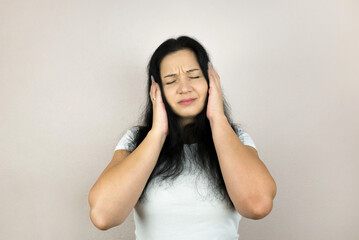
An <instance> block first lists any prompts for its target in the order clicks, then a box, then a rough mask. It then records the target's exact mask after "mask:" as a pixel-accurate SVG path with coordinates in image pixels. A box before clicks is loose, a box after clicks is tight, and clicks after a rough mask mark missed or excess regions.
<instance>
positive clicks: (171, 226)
mask: <svg viewBox="0 0 359 240" xmlns="http://www.w3.org/2000/svg"><path fill="white" fill-rule="evenodd" d="M134 130H135V128H131V129H129V130H127V132H126V133H125V134H124V135H123V136H122V138H121V139H120V141H119V142H118V144H117V146H116V147H115V151H116V150H118V149H127V150H129V151H131V152H132V151H133V150H134V148H135V147H134V145H133V143H132V140H133V137H134V134H133V133H134V132H133V131H134ZM236 134H237V136H238V137H239V139H240V140H241V141H242V143H243V144H244V145H249V146H252V147H254V148H255V149H257V147H256V146H255V145H254V142H253V140H252V138H251V137H250V136H249V134H247V133H245V132H244V131H243V130H242V129H241V128H240V127H238V126H237V127H236ZM190 148H191V149H194V150H195V149H196V148H197V144H196V143H195V144H185V146H184V151H185V159H186V164H185V166H186V167H185V170H184V171H183V173H182V174H181V175H180V176H178V177H177V178H176V179H175V180H174V182H173V184H172V183H168V182H159V181H158V180H157V179H158V178H156V179H154V180H152V181H151V182H150V184H149V185H148V186H147V192H146V197H145V199H144V202H143V203H140V202H137V204H136V205H135V208H134V221H135V226H136V230H135V235H136V240H202V239H203V240H238V238H239V234H238V224H239V221H240V220H241V218H242V216H241V215H240V214H239V213H238V212H237V211H236V210H230V209H228V207H227V205H226V203H225V202H224V201H223V200H222V201H221V200H220V199H218V198H216V197H215V196H214V194H213V191H212V190H210V188H208V184H209V182H208V179H207V178H206V177H205V175H204V174H203V173H201V171H199V170H198V168H196V166H194V165H193V164H192V162H191V161H190V158H191V157H194V155H193V153H191V151H189V150H190Z"/></svg>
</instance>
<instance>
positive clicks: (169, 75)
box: [163, 68, 199, 78]
mask: <svg viewBox="0 0 359 240" xmlns="http://www.w3.org/2000/svg"><path fill="white" fill-rule="evenodd" d="M196 70H199V69H198V68H195V69H191V70H188V71H187V72H193V71H196ZM176 75H177V74H174V73H172V74H168V75H167V76H164V77H163V78H166V77H173V76H176Z"/></svg>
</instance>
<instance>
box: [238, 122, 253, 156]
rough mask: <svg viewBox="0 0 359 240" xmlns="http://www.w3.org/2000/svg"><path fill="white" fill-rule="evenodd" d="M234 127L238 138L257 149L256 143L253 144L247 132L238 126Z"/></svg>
mask: <svg viewBox="0 0 359 240" xmlns="http://www.w3.org/2000/svg"><path fill="white" fill-rule="evenodd" d="M235 129H236V134H237V136H238V137H239V139H240V140H241V141H242V143H243V144H244V145H249V146H251V147H254V148H255V149H256V150H257V151H258V149H257V147H256V145H255V144H254V141H253V139H252V138H251V136H249V134H248V133H246V132H244V131H243V129H242V128H241V127H239V126H235Z"/></svg>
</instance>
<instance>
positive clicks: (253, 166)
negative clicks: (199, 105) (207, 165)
mask: <svg viewBox="0 0 359 240" xmlns="http://www.w3.org/2000/svg"><path fill="white" fill-rule="evenodd" d="M211 127H212V134H213V141H214V145H215V148H216V152H217V156H218V160H219V164H220V167H221V171H222V174H223V179H224V181H225V185H226V188H227V190H228V194H229V196H230V198H231V200H232V202H233V204H234V205H235V207H236V209H237V211H238V212H239V213H240V214H241V215H242V216H244V217H246V218H251V219H260V218H263V217H265V216H266V215H268V214H269V212H270V211H271V210H272V207H273V199H274V197H275V195H276V191H277V187H276V183H275V181H274V179H273V178H272V176H271V175H270V173H269V171H268V169H267V168H266V166H265V165H264V163H263V162H262V161H261V159H260V158H259V156H258V154H257V151H256V150H255V149H254V148H253V147H251V146H246V145H244V144H243V143H242V141H241V140H240V139H239V138H238V136H237V135H236V133H235V132H234V131H233V129H232V128H231V126H230V125H229V123H228V121H227V118H225V117H223V118H220V119H216V120H214V121H212V122H211Z"/></svg>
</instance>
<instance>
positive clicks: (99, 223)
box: [90, 210, 110, 231]
mask: <svg viewBox="0 0 359 240" xmlns="http://www.w3.org/2000/svg"><path fill="white" fill-rule="evenodd" d="M90 219H91V222H92V223H93V225H95V227H96V228H98V229H99V230H102V231H106V230H108V229H110V227H109V226H108V225H107V223H106V221H105V219H104V218H103V217H101V216H100V215H99V214H97V213H96V211H94V210H90Z"/></svg>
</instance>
